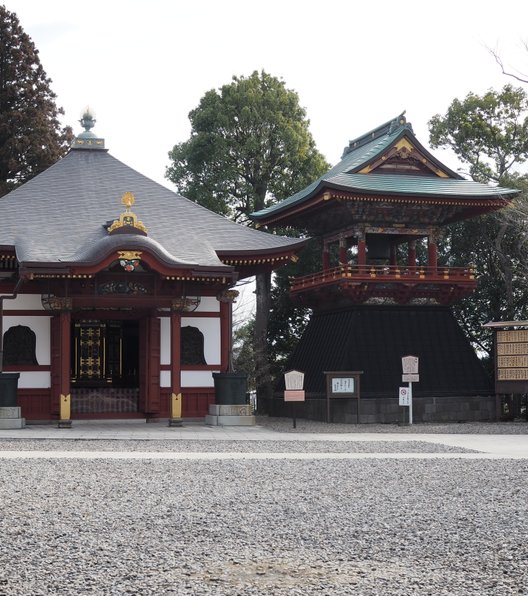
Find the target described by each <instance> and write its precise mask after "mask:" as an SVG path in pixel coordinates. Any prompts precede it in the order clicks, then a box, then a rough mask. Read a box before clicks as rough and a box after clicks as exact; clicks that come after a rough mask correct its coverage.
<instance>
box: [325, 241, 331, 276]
mask: <svg viewBox="0 0 528 596" xmlns="http://www.w3.org/2000/svg"><path fill="white" fill-rule="evenodd" d="M328 269H330V252H329V251H328V245H327V244H325V245H324V246H323V270H324V271H327V270H328Z"/></svg>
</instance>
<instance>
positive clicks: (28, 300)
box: [4, 294, 44, 310]
mask: <svg viewBox="0 0 528 596" xmlns="http://www.w3.org/2000/svg"><path fill="white" fill-rule="evenodd" d="M4 310H44V307H43V306H42V302H41V301H40V294H19V295H18V296H17V297H16V298H15V299H14V300H4Z"/></svg>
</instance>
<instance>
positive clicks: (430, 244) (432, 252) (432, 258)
mask: <svg viewBox="0 0 528 596" xmlns="http://www.w3.org/2000/svg"><path fill="white" fill-rule="evenodd" d="M427 260H428V263H427V264H428V265H429V267H430V268H431V270H432V273H433V274H435V273H436V269H437V266H438V249H437V246H436V241H435V239H434V237H432V236H429V238H428V239H427Z"/></svg>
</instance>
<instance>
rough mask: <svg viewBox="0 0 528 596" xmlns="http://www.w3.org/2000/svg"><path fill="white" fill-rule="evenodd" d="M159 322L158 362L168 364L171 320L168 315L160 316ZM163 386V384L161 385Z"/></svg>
mask: <svg viewBox="0 0 528 596" xmlns="http://www.w3.org/2000/svg"><path fill="white" fill-rule="evenodd" d="M160 322H161V325H160V327H161V334H160V341H161V345H160V359H161V360H160V362H161V364H170V362H171V348H170V336H171V320H170V317H160ZM162 386H163V387H164V386H165V385H162Z"/></svg>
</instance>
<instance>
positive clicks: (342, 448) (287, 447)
mask: <svg viewBox="0 0 528 596" xmlns="http://www.w3.org/2000/svg"><path fill="white" fill-rule="evenodd" d="M37 450H38V451H142V452H148V451H155V452H159V451H174V452H189V451H193V452H210V451H213V452H239V451H241V452H250V453H263V452H264V453H269V452H273V453H277V452H278V453H313V452H316V453H321V452H324V453H328V452H330V453H387V452H391V453H394V452H399V453H475V451H474V450H473V449H466V448H464V447H452V446H450V445H440V444H433V443H426V442H425V441H389V442H388V441H364V442H363V441H362V442H356V441H350V442H349V441H345V442H342V441H224V440H222V441H211V440H207V441H200V440H186V439H178V440H170V441H157V440H151V439H143V440H133V441H130V440H128V441H123V440H119V439H113V440H97V441H92V440H86V439H67V440H61V439H36V440H25V439H0V451H37Z"/></svg>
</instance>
